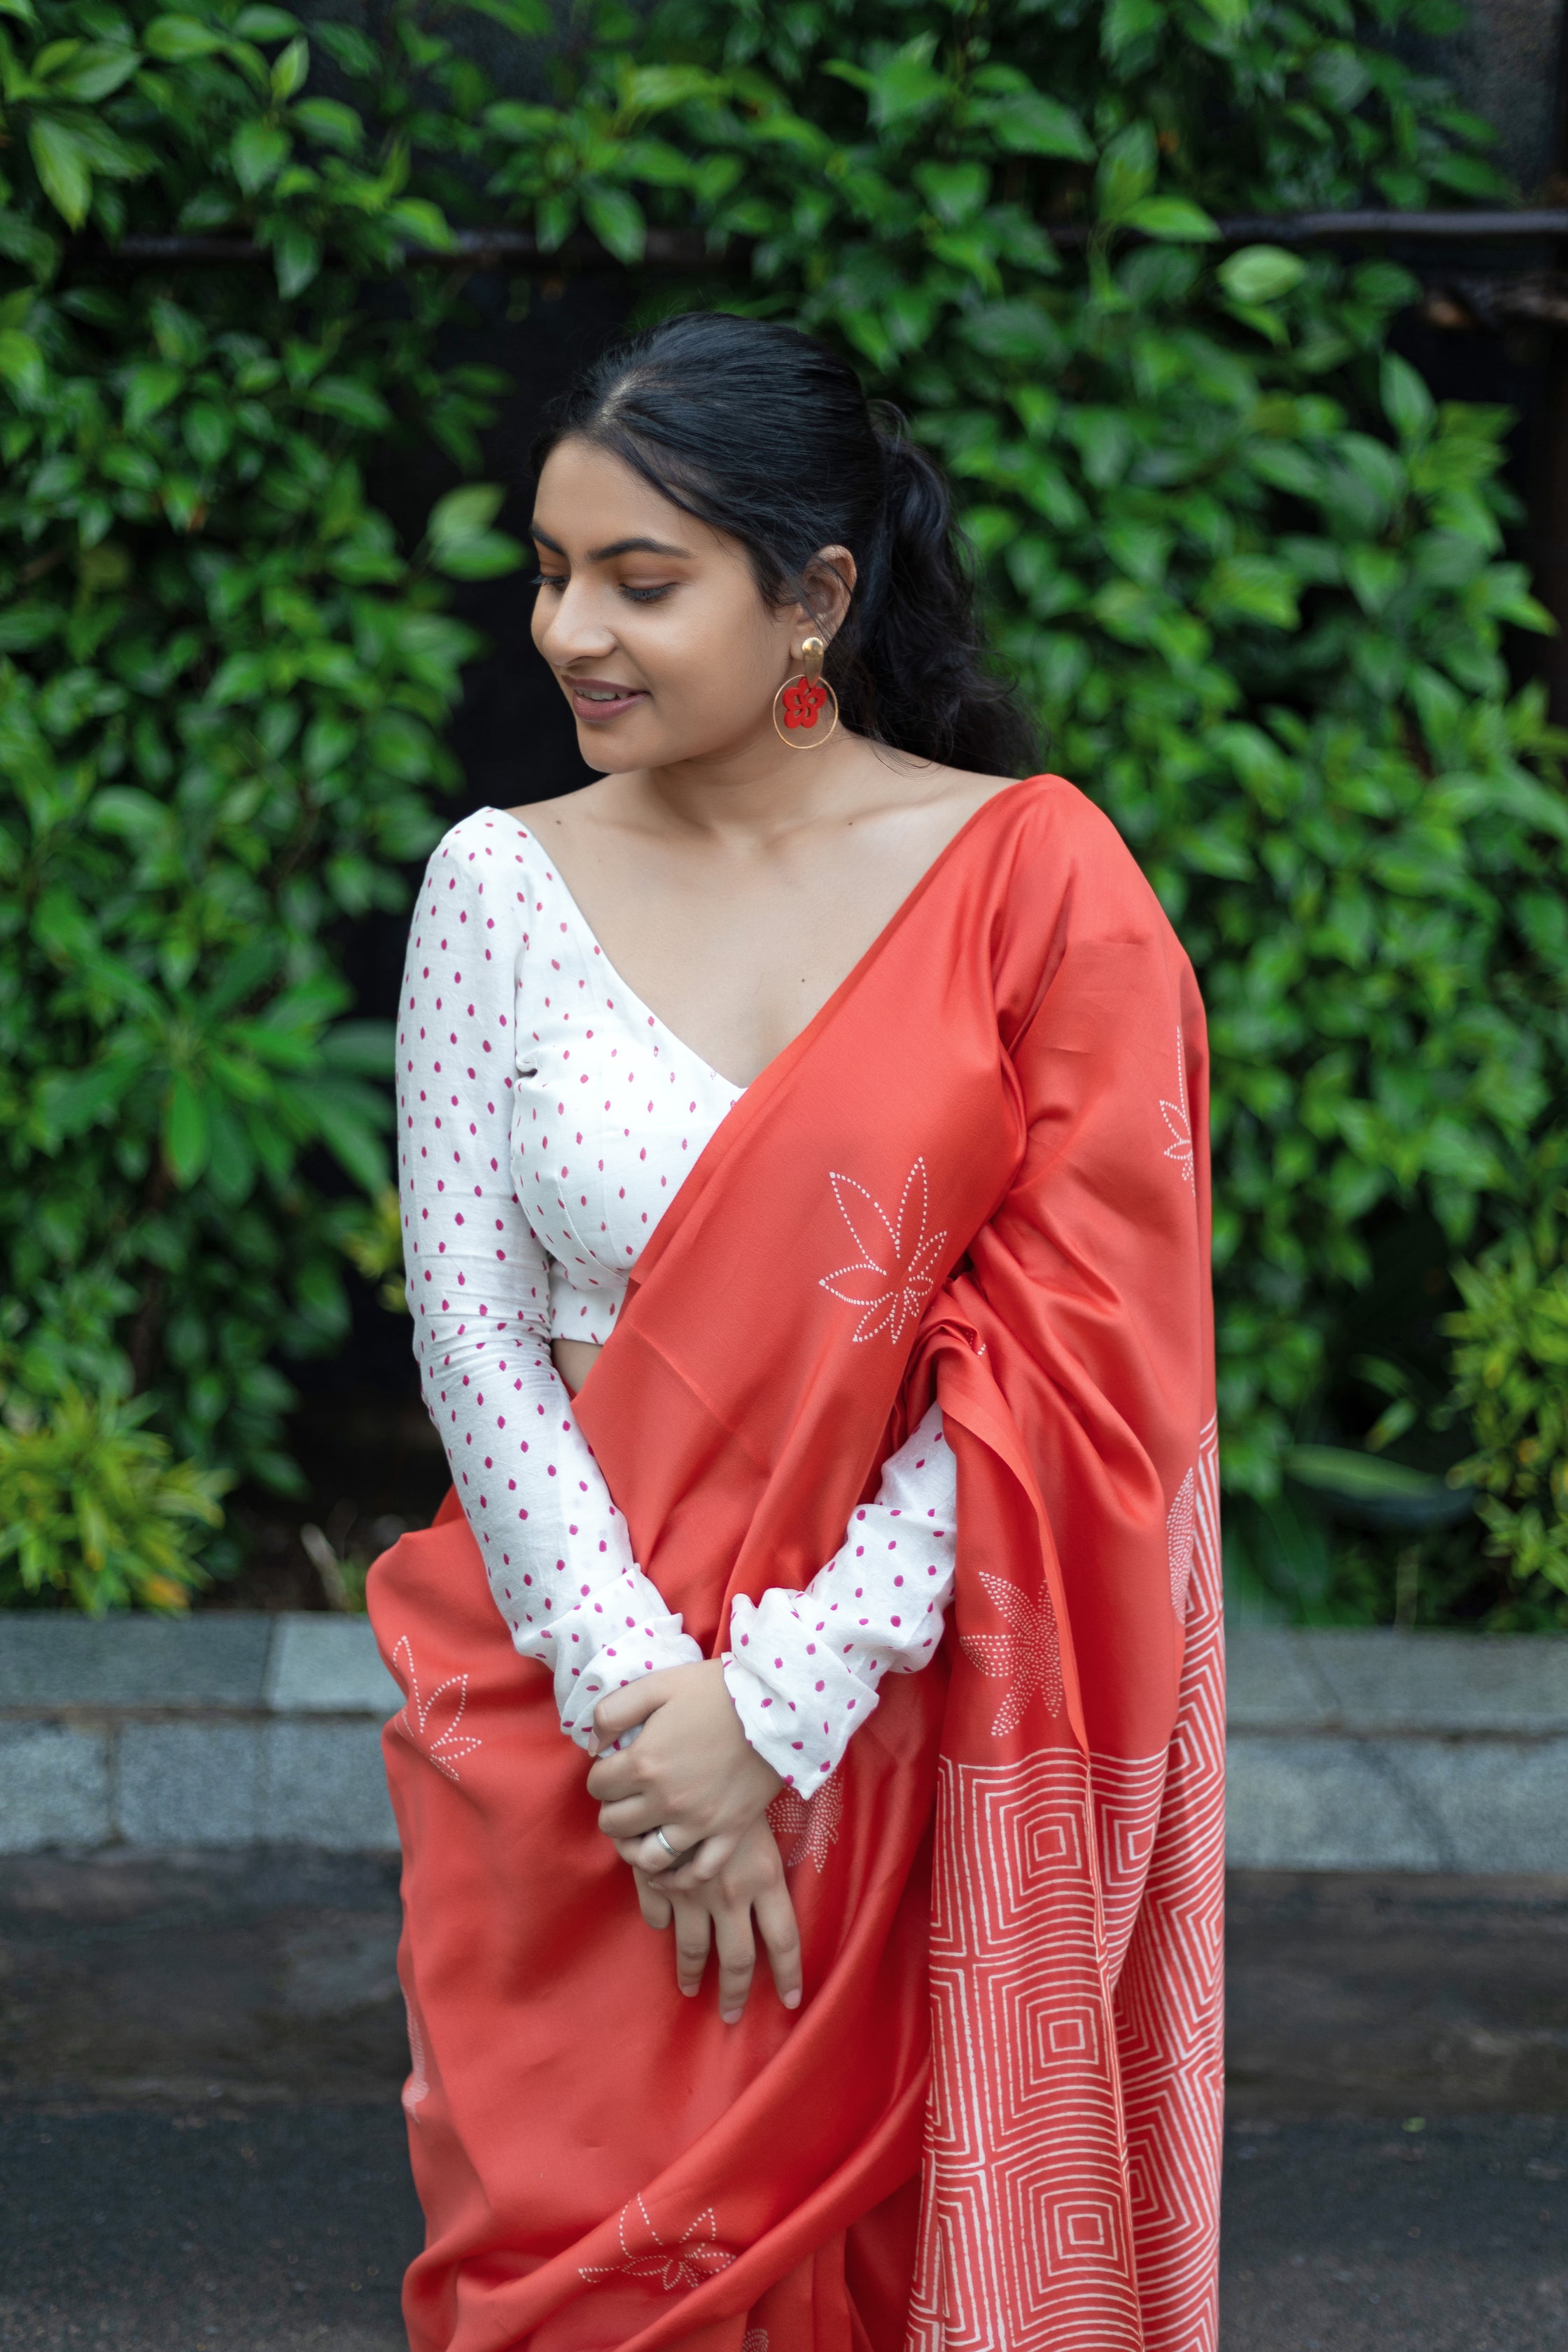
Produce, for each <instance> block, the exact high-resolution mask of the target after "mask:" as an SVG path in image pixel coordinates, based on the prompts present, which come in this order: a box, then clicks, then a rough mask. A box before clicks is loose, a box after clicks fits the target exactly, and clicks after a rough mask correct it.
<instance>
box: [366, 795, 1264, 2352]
mask: <svg viewBox="0 0 1568 2352" xmlns="http://www.w3.org/2000/svg"><path fill="white" fill-rule="evenodd" d="M1205 1132H1206V1095H1205V1059H1204V1046H1203V1014H1202V1008H1201V1004H1200V1003H1199V1001H1198V996H1197V992H1196V988H1195V985H1194V982H1193V979H1192V974H1191V971H1190V970H1189V968H1188V966H1187V964H1186V961H1185V959H1184V956H1183V955H1182V952H1181V950H1180V949H1179V947H1178V946H1177V944H1176V942H1175V940H1174V939H1173V936H1172V934H1171V931H1170V929H1169V926H1168V925H1167V924H1166V922H1165V920H1164V918H1163V915H1162V913H1161V911H1160V909H1159V907H1158V905H1157V902H1156V901H1155V900H1154V898H1153V897H1152V893H1151V892H1150V891H1149V889H1148V887H1147V886H1146V885H1145V884H1144V883H1143V882H1142V878H1141V877H1140V876H1139V875H1138V873H1137V871H1136V868H1135V867H1134V866H1133V865H1132V863H1131V859H1130V858H1129V856H1127V853H1126V851H1125V849H1124V848H1123V847H1122V845H1121V843H1120V841H1119V840H1118V839H1117V837H1116V835H1115V834H1114V832H1113V831H1112V829H1111V828H1110V825H1109V824H1107V823H1106V821H1105V820H1104V819H1103V818H1102V817H1100V815H1099V814H1097V813H1096V812H1095V811H1094V810H1093V809H1092V808H1091V807H1090V806H1089V803H1087V802H1086V801H1084V800H1083V799H1082V797H1081V796H1080V795H1079V794H1078V793H1075V792H1074V791H1073V789H1072V787H1071V786H1070V785H1068V784H1066V783H1064V782H1061V780H1059V779H1054V778H1044V779H1035V780H1032V781H1031V782H1029V783H1027V784H1024V785H1019V786H1016V787H1014V788H1013V789H1012V790H1011V791H1009V792H1006V793H1002V794H1000V795H998V796H997V798H996V799H994V800H993V801H992V802H990V803H987V804H986V806H985V807H984V809H983V810H982V811H981V812H980V813H979V814H978V815H977V816H976V817H974V818H973V819H972V820H971V822H970V824H968V825H967V826H966V827H965V828H964V829H963V832H962V833H961V834H960V835H959V836H958V837H957V839H956V840H955V841H954V842H953V843H952V845H950V847H949V849H948V851H947V852H946V853H945V854H944V855H943V856H942V858H940V859H939V860H938V861H937V863H936V865H935V866H933V867H932V869H931V872H930V873H929V874H928V875H927V877H925V879H924V881H923V882H922V883H921V885H920V886H919V887H918V888H917V889H916V890H915V892H914V893H912V894H911V896H910V898H909V899H908V900H907V901H906V902H905V904H904V906H903V908H901V909H900V912H899V914H898V916H896V917H895V919H894V920H893V922H892V923H891V924H890V925H889V927H888V929H887V930H886V931H885V932H884V933H883V934H882V936H881V938H880V939H879V941H878V942H877V943H876V945H875V946H874V947H873V949H872V950H870V952H869V953H868V956H867V957H866V958H865V959H863V961H862V962H861V963H860V965H859V966H858V967H857V969H856V971H854V972H852V973H851V974H850V976H849V978H848V980H847V981H846V982H845V983H844V985H843V986H842V988H840V989H839V990H838V991H837V992H836V994H835V996H834V997H833V998H832V999H831V1000H830V1001H829V1003H827V1004H826V1006H825V1007H824V1009H823V1011H822V1012H821V1013H819V1014H818V1015H817V1017H816V1020H815V1021H814V1022H813V1023H812V1024H810V1026H809V1027H808V1028H807V1030H806V1031H805V1033H804V1034H803V1035H802V1036H801V1037H800V1038H798V1039H797V1040H796V1041H795V1044H794V1045H792V1046H791V1047H789V1048H788V1049H787V1050H786V1052H785V1053H784V1054H783V1055H780V1056H779V1058H778V1060H777V1061H776V1062H775V1063H773V1065H771V1066H770V1067H769V1069H768V1070H767V1071H765V1072H764V1073H763V1076H762V1077H761V1078H760V1079H759V1080H758V1081H757V1082H756V1084H755V1085H754V1086H753V1087H752V1088H751V1089H750V1090H749V1091H748V1093H747V1094H746V1095H745V1096H744V1097H742V1100H741V1102H740V1103H739V1104H738V1105H737V1107H736V1108H735V1109H734V1110H733V1111H732V1112H731V1114H730V1115H729V1117H728V1118H726V1119H725V1121H724V1122H723V1124H722V1125H721V1128H720V1129H719V1130H718V1132H717V1133H716V1135H715V1136H714V1138H713V1139H712V1141H711V1142H710V1145H709V1147H708V1149H707V1150H705V1151H704V1153H703V1154H702V1156H701V1158H700V1160H699V1161H698V1163H697V1165H696V1167H695V1168H694V1169H693V1170H692V1171H691V1174H690V1175H689V1178H688V1179H687V1181H686V1182H685V1183H684V1184H683V1185H682V1187H681V1190H680V1192H679V1194H678V1195H677V1197H676V1199H675V1200H674V1202H672V1203H671V1205H670V1207H669V1209H668V1212H667V1213H666V1214H665V1216H664V1218H663V1220H662V1221H661V1223H660V1224H659V1226H658V1231H657V1233H656V1234H655V1235H654V1237H653V1239H652V1241H651V1242H650V1244H649V1245H648V1248H647V1251H646V1252H645V1254H644V1257H643V1260H642V1262H641V1264H640V1265H639V1266H638V1268H637V1276H635V1278H634V1281H633V1286H632V1288H631V1290H630V1292H629V1294H628V1297H627V1300H626V1307H625V1308H624V1309H623V1312H622V1315H621V1318H620V1320H619V1322H618V1323H617V1326H616V1330H615V1333H614V1334H613V1336H612V1338H611V1339H610V1341H609V1343H608V1345H607V1346H606V1347H605V1349H604V1351H603V1353H602V1355H601V1356H600V1358H599V1360H598V1361H597V1363H596V1364H595V1369H594V1370H593V1372H592V1373H591V1374H590V1376H589V1379H588V1381H586V1383H585V1384H584V1389H583V1391H582V1392H581V1395H580V1396H579V1398H578V1400H577V1406H576V1410H577V1415H578V1420H579V1423H580V1424H581V1426H582V1428H583V1430H584V1433H585V1434H586V1436H587V1438H588V1440H589V1443H590V1444H591V1445H592V1446H593V1448H594V1451H595V1455H596V1456H597V1459H598V1461H599V1464H600V1466H601V1467H602V1469H603V1470H604V1473H605V1478H606V1480H607V1482H608V1485H609V1487H610V1491H611V1493H612V1494H613V1495H614V1496H615V1497H616V1502H617V1504H618V1505H619V1507H621V1509H622V1510H623V1511H624V1512H625V1513H626V1518H627V1521H628V1524H629V1527H630V1529H631V1533H632V1537H633V1540H634V1546H635V1549H636V1553H637V1559H639V1560H640V1562H641V1563H642V1565H643V1567H644V1568H645V1570H647V1573H648V1574H649V1575H650V1576H651V1577H652V1578H653V1580H654V1581H655V1583H656V1584H657V1585H658V1588H659V1590H660V1591H661V1592H662V1593H663V1595H664V1597H665V1599H666V1601H668V1604H669V1606H670V1607H671V1608H673V1609H678V1610H679V1611H681V1612H683V1614H684V1617H685V1622H686V1624H687V1627H688V1630H689V1631H690V1632H691V1633H694V1634H695V1635H696V1636H697V1638H698V1639H699V1640H700V1642H701V1643H703V1644H704V1646H706V1647H709V1648H722V1647H723V1646H724V1644H725V1642H726V1639H727V1626H728V1618H729V1609H730V1603H731V1601H732V1599H733V1598H734V1596H735V1595H736V1594H737V1593H745V1594H747V1595H748V1596H750V1597H751V1598H752V1599H755V1598H758V1597H760V1595H761V1594H762V1592H763V1591H765V1590H766V1589H767V1588H768V1587H769V1586H773V1585H780V1584H784V1585H794V1586H797V1587H798V1586H804V1585H805V1583H807V1582H808V1581H809V1580H810V1579H811V1577H812V1576H813V1575H815V1573H816V1570H817V1569H818V1568H819V1567H820V1566H821V1564H822V1562H823V1561H824V1560H826V1559H828V1558H830V1557H831V1556H832V1554H833V1553H834V1552H835V1551H836V1550H837V1547H838V1545H839V1543H840V1542H841V1540H842V1538H843V1531H844V1528H845V1526H846V1524H847V1521H848V1519H849V1517H850V1515H851V1513H852V1512H853V1510H854V1508H855V1507H856V1505H857V1504H858V1502H860V1501H861V1500H864V1499H866V1498H867V1497H868V1496H869V1495H870V1494H872V1493H873V1492H874V1490H875V1486H876V1483H877V1478H878V1475H879V1467H880V1465H881V1463H882V1461H883V1460H884V1459H885V1458H886V1456H887V1454H888V1453H889V1451H890V1450H891V1449H892V1447H893V1446H894V1445H896V1444H898V1443H899V1442H900V1438H901V1436H902V1434H903V1433H904V1432H905V1431H906V1430H907V1429H908V1428H909V1427H910V1426H912V1425H913V1423H915V1421H916V1420H918V1418H919V1416H920V1414H921V1412H923V1411H924V1410H925V1407H926V1405H927V1403H928V1402H930V1400H931V1396H932V1395H933V1394H934V1395H936V1396H938V1397H939V1398H940V1400H941V1403H942V1413H943V1420H944V1425H945V1427H946V1431H947V1434H948V1439H949V1443H950V1444H951V1445H952V1450H953V1453H954V1455H955V1457H956V1460H957V1465H958V1479H959V1494H958V1568H957V1583H956V1591H955V1598H954V1605H953V1609H952V1617H951V1622H950V1624H949V1627H948V1630H947V1633H946V1636H945V1638H944V1641H943V1643H942V1649H941V1652H940V1654H939V1655H938V1657H937V1658H936V1660H935V1661H934V1662H933V1663H932V1664H931V1665H930V1666H928V1667H927V1668H925V1669H924V1670H923V1671H922V1672H921V1673H920V1674H918V1675H910V1676H907V1677H897V1678H894V1677H889V1680H887V1681H886V1682H884V1684H883V1685H882V1691H881V1698H880V1704H879V1706H878V1707H877V1710H876V1712H875V1713H874V1714H873V1715H872V1716H871V1717H869V1719H868V1721H867V1722H866V1723H865V1724H864V1725H863V1726H862V1727H861V1728H860V1729H859V1730H858V1732H857V1733H856V1735H855V1737H854V1738H853V1740H852V1741H851V1743H850V1747H849V1749H848V1751H847V1754H846V1756H845V1759H844V1760H843V1762H842V1763H841V1764H840V1766H839V1768H838V1769H837V1771H836V1772H835V1773H834V1774H833V1776H832V1778H831V1779H830V1780H828V1781H827V1782H826V1785H824V1786H822V1787H820V1788H816V1789H807V1790H801V1791H800V1792H798V1794H796V1793H795V1792H790V1793H789V1794H788V1795H787V1796H786V1798H785V1799H784V1800H781V1802H780V1805H779V1806H778V1807H775V1809H774V1812H773V1820H774V1824H775V1829H776V1831H777V1833H778V1835H779V1838H780V1845H781V1852H782V1853H784V1859H785V1862H786V1864H787V1866H788V1868H789V1875H790V1885H791V1892H792V1895H793V1896H794V1899H795V1906H796V1912H797V1916H798V1917H799V1919H800V1923H801V1930H802V1937H803V1943H804V1948H805V1980H806V1997H805V2003H804V2005H803V2007H802V2009H801V2010H800V2011H798V2012H797V2013H796V2014H795V2015H794V2016H793V2017H792V2016H790V2015H788V2014H786V2013H785V2012H784V2011H783V2010H782V2009H781V2008H780V2007H779V2005H778V2004H777V2002H776V2000H774V1999H773V1995H772V1993H771V1990H769V1989H768V1988H767V1986H766V1985H765V1984H763V1983H759V1986H758V1987H757V1989H756V1990H754V1991H753V1993H752V2000H751V2001H750V2003H749V2004H748V2007H747V2011H746V2014H745V2016H744V2018H743V2020H742V2022H741V2023H740V2024H739V2025H737V2026H736V2027H733V2028H730V2029H726V2028H724V2027H723V2026H721V2024H720V2022H719V2020H718V2017H717V2014H716V2011H715V2008H714V2005H713V2003H712V2000H711V1996H710V1995H705V1996H704V1997H703V1998H701V1999H700V2000H696V2001H687V2000H682V1999H681V1998H680V1996H679V1994H678V1993H677V1991H676V1990H675V1985H674V1969H673V1961H672V1954H671V1950H670V1947H669V1943H668V1938H659V1937H654V1936H652V1935H650V1934H649V1932H648V1930H647V1928H646V1927H644V1926H643V1924H642V1922H641V1919H640V1916H639V1915H638V1913H637V1905H636V1899H635V1895H634V1893H633V1889H632V1886H631V1883H630V1878H629V1874H627V1873H626V1870H625V1868H624V1866H623V1865H622V1864H620V1863H619V1862H618V1861H617V1860H616V1856H615V1854H614V1853H613V1851H612V1850H611V1848H610V1847H609V1845H608V1843H607V1842H606V1841H605V1839H603V1838H602V1837H600V1836H599V1835H598V1833H597V1831H596V1829H595V1807H594V1806H593V1804H592V1803H591V1801H589V1799H588V1798H587V1796H586V1793H585V1791H584V1786H583V1782H584V1759H582V1757H581V1756H580V1754H579V1753H578V1752H577V1751H576V1750H575V1749H574V1748H573V1747H571V1746H570V1745H569V1744H568V1743H567V1742H566V1741H564V1740H563V1738H562V1737H561V1734H560V1731H559V1727H558V1725H557V1724H556V1721H555V1718H554V1711H553V1702H552V1693H551V1686H550V1682H549V1679H548V1677H547V1675H545V1673H544V1672H543V1670H542V1668H540V1667H538V1666H536V1665H534V1664H531V1663H529V1662H526V1661H522V1660H520V1659H519V1658H518V1657H517V1656H516V1654H515V1653H514V1652H513V1651H512V1649H511V1646H510V1640H509V1638H508V1635H507V1633H506V1629H505V1626H504V1625H503V1623H502V1622H501V1620H500V1615H499V1612H497V1611H496V1609H495V1608H494V1605H493V1603H492V1602H491V1601H490V1598H489V1592H488V1590H487V1588H486V1585H485V1580H484V1573H483V1570H482V1567H481V1564H480V1561H479V1552H478V1549H477V1547H476V1545H475V1544H474V1542H473V1539H472V1538H471V1537H470V1536H469V1534H468V1529H467V1527H466V1525H465V1523H464V1522H463V1521H462V1519H461V1517H460V1515H455V1514H454V1515H451V1516H447V1517H444V1518H443V1520H442V1521H441V1522H439V1523H438V1524H437V1527H436V1528H433V1529H431V1530H429V1531H428V1532H426V1534H423V1535H418V1536H412V1537H405V1538H404V1539H403V1541H402V1542H401V1543H400V1544H398V1545H397V1546H396V1547H395V1549H394V1550H393V1551H392V1552H391V1553H389V1554H388V1555H387V1556H386V1557H385V1558H384V1559H383V1560H382V1561H380V1562H378V1563H377V1566H376V1568H375V1570H374V1571H373V1575H372V1580H371V1593H370V1601H371V1611H372V1616H373V1620H374V1623H375V1627H376V1631H377V1635H378V1639H379V1641H380V1643H381V1646H382V1649H383V1653H384V1655H385V1657H386V1659H387V1662H388V1664H390V1665H391V1666H392V1668H393V1671H394V1672H395V1674H396V1675H398V1677H399V1680H400V1681H401V1683H402V1685H403V1687H404V1689H405V1692H406V1693H407V1698H408V1703H407V1705H406V1706H405V1708H404V1710H403V1712H402V1714H401V1715H400V1716H399V1717H397V1718H396V1719H395V1722H394V1723H393V1724H392V1725H391V1726H389V1727H388V1732H387V1736H386V1740H385V1752H386V1759H387V1769H388V1777H389V1780H390V1783H391V1786H392V1790H393V1797H394V1802H395V1808H396V1811H397V1816H398V1822H399V1829H400V1833H401V1835H402V1839H403V1846H404V1855H405V1880H404V1891H405V1937H404V1943H403V1947H402V1952H401V1956H400V1971H401V1975H402V1980H403V1984H404V1988H405V1994H406V1996H407V2000H408V2004H409V2014H410V2029H411V2047H412V2049H413V2051H414V2054H415V2066H414V2072H413V2074H411V2077H410V2081H409V2084H408V2086H407V2088H406V2089H405V2107H406V2108H407V2110H408V2115H409V2137H410V2145H411V2148H412V2150H413V2158H414V2166H415V2172H416V2182H417V2186H418V2189H419V2192H420V2196H421V2200H422V2202H423V2204H424V2207H425V2211H426V2222H427V2232H428V2234H427V2242H426V2250H425V2252H424V2253H423V2254H422V2255H421V2256H420V2257H419V2258H418V2260H417V2261H416V2263H415V2264H414V2266H413V2269H412V2270H411V2272H410V2274H409V2279H408V2284H407V2288H406V2291H405V2314H406V2316H407V2320H408V2326H409V2332H410V2340H411V2344H412V2345H413V2347H415V2352H491V2347H494V2352H501V2347H522V2346H527V2347H534V2352H610V2348H611V2347H631V2352H661V2347H692V2352H697V2348H698V2347H700V2352H851V2347H867V2346H869V2347H875V2352H900V2347H905V2346H908V2347H911V2352H917V2348H918V2352H939V2347H942V2348H943V2352H959V2347H964V2348H965V2352H968V2347H973V2352H989V2348H990V2347H995V2352H1003V2347H1006V2352H1036V2347H1039V2352H1124V2347H1125V2352H1212V2347H1213V2345H1214V2342H1215V2235H1216V2228H1217V2159H1218V2119H1219V2109H1218V2095H1219V2072H1218V2068H1219V2015H1220V2011H1219V1999H1220V1975H1219V1918H1220V1891H1221V1885H1222V1879H1221V1863H1222V1796H1223V1781H1222V1773H1223V1694H1222V1658H1221V1646H1220V1633H1219V1596H1218V1580H1217V1577H1218V1549H1217V1492H1216V1482H1215V1450H1214V1388H1213V1369H1212V1330H1211V1322H1210V1313H1209V1305H1208V1287H1207V1227H1208V1198H1207V1168H1206V1155H1205V1142H1204V1139H1205ZM824 1638H826V1635H825V1637H824Z"/></svg>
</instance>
